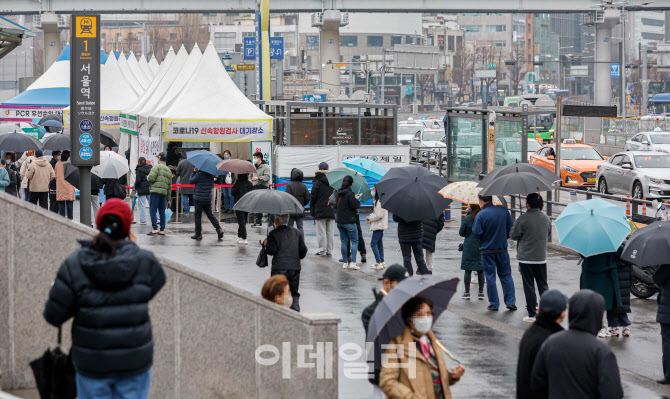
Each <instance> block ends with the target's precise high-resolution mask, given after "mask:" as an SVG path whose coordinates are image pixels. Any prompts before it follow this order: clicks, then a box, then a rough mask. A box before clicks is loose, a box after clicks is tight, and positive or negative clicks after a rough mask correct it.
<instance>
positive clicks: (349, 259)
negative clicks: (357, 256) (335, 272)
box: [339, 258, 351, 263]
mask: <svg viewBox="0 0 670 399" xmlns="http://www.w3.org/2000/svg"><path fill="white" fill-rule="evenodd" d="M339 261H340V262H342V263H344V259H340V260H339ZM349 262H351V258H347V263H349Z"/></svg>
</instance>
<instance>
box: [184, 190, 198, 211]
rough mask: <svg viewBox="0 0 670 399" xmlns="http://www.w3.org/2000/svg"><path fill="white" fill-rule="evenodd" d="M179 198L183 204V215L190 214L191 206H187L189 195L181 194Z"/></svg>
mask: <svg viewBox="0 0 670 399" xmlns="http://www.w3.org/2000/svg"><path fill="white" fill-rule="evenodd" d="M181 198H182V202H183V204H184V213H189V212H191V205H190V204H189V199H190V198H191V194H182V196H181ZM194 205H195V204H194Z"/></svg>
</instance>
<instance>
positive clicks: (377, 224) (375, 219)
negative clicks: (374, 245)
mask: <svg viewBox="0 0 670 399" xmlns="http://www.w3.org/2000/svg"><path fill="white" fill-rule="evenodd" d="M388 228H389V211H387V210H386V209H384V208H382V202H381V201H377V203H376V204H375V209H374V210H373V212H372V213H371V214H370V231H377V230H382V231H383V230H386V229H388Z"/></svg>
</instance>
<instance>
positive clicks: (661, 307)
mask: <svg viewBox="0 0 670 399" xmlns="http://www.w3.org/2000/svg"><path fill="white" fill-rule="evenodd" d="M653 277H654V282H655V283H656V284H658V286H659V287H661V293H660V294H658V299H657V301H658V310H657V311H656V322H657V323H661V324H670V266H669V265H661V267H659V268H658V270H657V271H656V273H654V276H653Z"/></svg>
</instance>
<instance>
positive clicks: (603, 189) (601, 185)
mask: <svg viewBox="0 0 670 399" xmlns="http://www.w3.org/2000/svg"><path fill="white" fill-rule="evenodd" d="M598 192H600V193H601V194H609V193H608V192H607V181H606V180H605V178H604V177H601V178H600V182H599V183H598Z"/></svg>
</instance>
